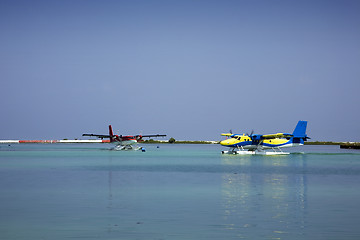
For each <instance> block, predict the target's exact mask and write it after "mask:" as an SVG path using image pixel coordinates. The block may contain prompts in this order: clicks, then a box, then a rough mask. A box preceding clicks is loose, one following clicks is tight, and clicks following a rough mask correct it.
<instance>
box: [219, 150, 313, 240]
mask: <svg viewBox="0 0 360 240" xmlns="http://www.w3.org/2000/svg"><path fill="white" fill-rule="evenodd" d="M222 163H223V165H226V166H231V167H232V169H234V172H232V173H224V174H223V176H222V182H223V183H222V196H223V219H224V223H225V228H226V229H227V230H229V231H234V232H236V235H237V236H238V237H244V238H250V239H251V238H252V237H255V236H257V237H258V236H259V235H257V234H258V232H257V230H260V229H261V232H262V233H263V234H264V236H262V237H265V238H269V239H283V238H289V237H296V236H299V235H302V234H303V233H304V228H305V226H306V209H307V206H306V204H307V199H306V191H307V181H306V175H305V174H303V172H304V171H301V169H305V168H306V161H305V159H304V156H302V155H298V156H295V157H293V156H289V157H284V156H282V157H266V156H265V157H264V156H259V157H256V156H255V157H254V156H225V157H223V159H222Z"/></svg>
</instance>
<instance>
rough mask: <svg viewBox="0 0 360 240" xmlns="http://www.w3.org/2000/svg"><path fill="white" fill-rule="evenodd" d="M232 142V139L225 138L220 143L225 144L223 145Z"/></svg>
mask: <svg viewBox="0 0 360 240" xmlns="http://www.w3.org/2000/svg"><path fill="white" fill-rule="evenodd" d="M230 142H231V140H230V139H225V140H222V141H221V142H220V144H221V145H223V146H228V145H230Z"/></svg>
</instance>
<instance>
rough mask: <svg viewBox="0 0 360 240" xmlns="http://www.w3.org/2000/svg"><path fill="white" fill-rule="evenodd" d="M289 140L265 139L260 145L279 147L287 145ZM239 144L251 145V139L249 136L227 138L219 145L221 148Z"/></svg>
mask: <svg viewBox="0 0 360 240" xmlns="http://www.w3.org/2000/svg"><path fill="white" fill-rule="evenodd" d="M288 141H289V140H287V139H281V138H275V139H267V140H264V141H263V142H262V144H269V145H274V146H276V145H280V144H284V143H287V142H288ZM241 142H249V145H252V144H251V139H250V137H249V136H245V135H242V136H234V137H232V138H229V139H226V140H223V141H221V142H220V144H221V145H223V146H233V145H235V144H238V143H241ZM255 145H256V144H255Z"/></svg>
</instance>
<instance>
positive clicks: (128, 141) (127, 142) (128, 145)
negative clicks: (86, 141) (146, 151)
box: [83, 125, 166, 150]
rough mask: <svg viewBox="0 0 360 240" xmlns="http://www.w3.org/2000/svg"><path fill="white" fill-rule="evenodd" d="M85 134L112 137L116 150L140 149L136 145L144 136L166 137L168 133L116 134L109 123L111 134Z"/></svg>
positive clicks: (85, 134)
mask: <svg viewBox="0 0 360 240" xmlns="http://www.w3.org/2000/svg"><path fill="white" fill-rule="evenodd" d="M83 136H90V137H98V138H101V139H104V138H110V142H111V143H116V144H117V145H116V146H115V149H116V150H139V149H142V148H141V147H134V145H135V144H137V143H138V142H141V141H143V139H142V138H144V137H166V135H160V134H155V135H135V136H122V135H120V136H119V135H114V133H113V130H112V127H111V125H109V135H99V134H88V133H84V134H83Z"/></svg>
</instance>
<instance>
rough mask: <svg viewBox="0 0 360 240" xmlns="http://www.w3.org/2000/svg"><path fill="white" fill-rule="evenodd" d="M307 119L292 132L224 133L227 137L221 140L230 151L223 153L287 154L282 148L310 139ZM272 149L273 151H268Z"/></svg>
mask: <svg viewBox="0 0 360 240" xmlns="http://www.w3.org/2000/svg"><path fill="white" fill-rule="evenodd" d="M306 127H307V121H299V122H298V123H297V125H296V127H295V129H294V131H293V133H292V134H290V133H275V134H267V135H262V134H253V131H252V132H251V134H241V135H240V134H233V133H231V131H230V133H222V134H221V135H222V136H226V137H227V139H225V140H223V141H221V142H220V144H221V145H222V146H225V147H229V148H230V150H229V151H222V153H223V154H244V155H255V154H259V155H286V154H290V153H288V152H283V151H282V150H281V148H284V147H295V146H301V145H304V141H307V139H310V138H309V137H308V136H307V135H306ZM269 149H272V151H268V150H269Z"/></svg>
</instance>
